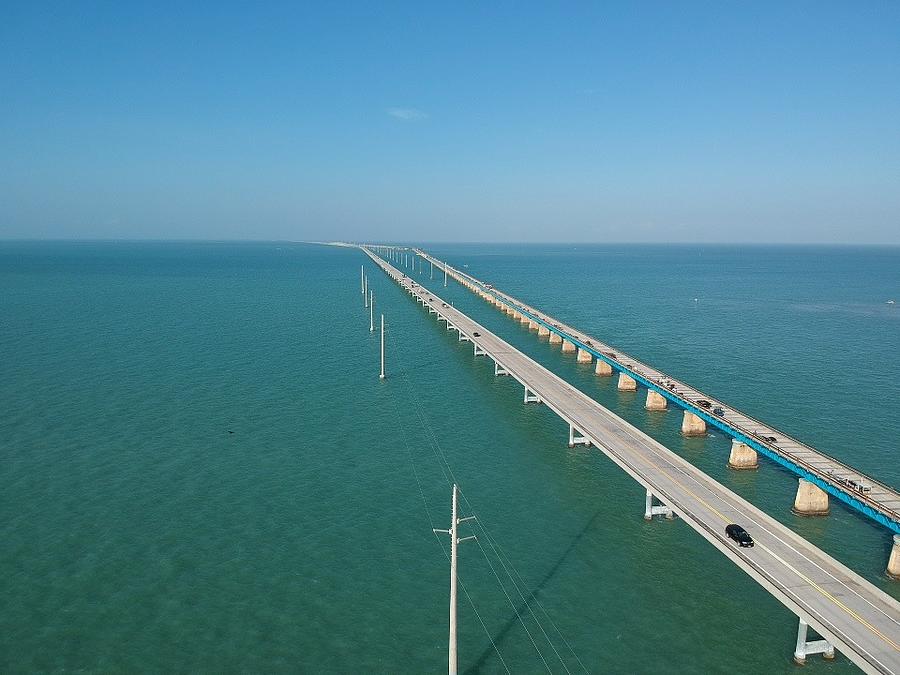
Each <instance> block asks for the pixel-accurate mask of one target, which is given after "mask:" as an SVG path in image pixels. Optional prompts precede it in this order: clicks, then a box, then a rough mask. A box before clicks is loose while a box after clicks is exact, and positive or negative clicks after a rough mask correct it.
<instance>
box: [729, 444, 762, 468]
mask: <svg viewBox="0 0 900 675" xmlns="http://www.w3.org/2000/svg"><path fill="white" fill-rule="evenodd" d="M728 467H729V468H731V469H758V468H759V457H758V456H757V454H756V450H754V449H753V448H751V447H750V446H749V445H747V444H746V443H741V442H740V441H739V440H738V439H736V438H732V439H731V454H730V455H729V456H728Z"/></svg>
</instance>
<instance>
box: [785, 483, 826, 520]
mask: <svg viewBox="0 0 900 675" xmlns="http://www.w3.org/2000/svg"><path fill="white" fill-rule="evenodd" d="M791 510H792V511H793V512H794V513H796V514H797V515H798V516H825V515H828V493H827V492H825V491H824V490H823V489H822V488H820V487H819V486H818V485H816V484H815V483H810V482H809V481H808V480H805V479H803V478H801V479H800V481H799V485H798V486H797V497H796V498H795V499H794V507H793V508H792V509H791Z"/></svg>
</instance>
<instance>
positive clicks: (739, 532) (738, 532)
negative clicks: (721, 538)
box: [725, 523, 753, 548]
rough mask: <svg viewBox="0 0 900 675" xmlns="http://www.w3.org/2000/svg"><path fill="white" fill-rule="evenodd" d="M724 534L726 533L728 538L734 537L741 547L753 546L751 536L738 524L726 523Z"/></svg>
mask: <svg viewBox="0 0 900 675" xmlns="http://www.w3.org/2000/svg"><path fill="white" fill-rule="evenodd" d="M725 534H726V535H728V538H729V539H734V540H735V541H736V542H737V543H738V544H739V545H740V547H741V548H746V547H750V546H753V537H751V536H750V534H749V533H748V532H747V530H745V529H744V528H743V527H741V526H740V525H735V524H734V523H732V524H731V525H726V526H725Z"/></svg>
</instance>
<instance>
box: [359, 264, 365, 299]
mask: <svg viewBox="0 0 900 675" xmlns="http://www.w3.org/2000/svg"><path fill="white" fill-rule="evenodd" d="M365 270H366V268H365V267H364V266H363V265H360V266H359V292H360V293H365V292H366V281H365V278H366V271H365Z"/></svg>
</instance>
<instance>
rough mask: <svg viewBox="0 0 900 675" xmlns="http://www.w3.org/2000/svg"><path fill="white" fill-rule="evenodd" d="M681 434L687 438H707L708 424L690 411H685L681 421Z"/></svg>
mask: <svg viewBox="0 0 900 675" xmlns="http://www.w3.org/2000/svg"><path fill="white" fill-rule="evenodd" d="M681 433H683V434H684V435H685V436H706V422H705V421H704V420H703V419H701V418H699V417H697V416H696V415H695V414H694V413H692V412H691V411H690V410H685V411H684V419H683V420H682V421H681Z"/></svg>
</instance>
